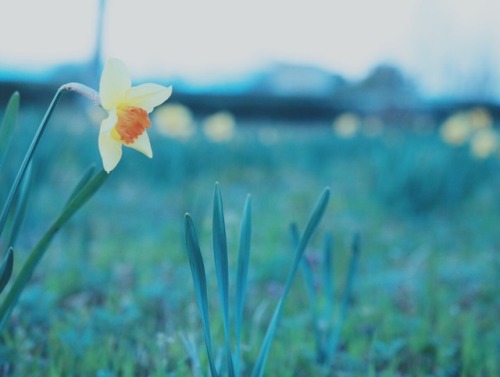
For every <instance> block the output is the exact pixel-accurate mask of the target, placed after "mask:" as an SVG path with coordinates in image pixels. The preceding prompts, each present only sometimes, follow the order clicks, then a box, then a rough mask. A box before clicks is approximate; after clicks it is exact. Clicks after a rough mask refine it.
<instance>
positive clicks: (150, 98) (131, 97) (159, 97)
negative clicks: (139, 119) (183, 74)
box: [126, 84, 172, 113]
mask: <svg viewBox="0 0 500 377" xmlns="http://www.w3.org/2000/svg"><path fill="white" fill-rule="evenodd" d="M171 94H172V87H171V86H168V87H166V86H162V85H158V84H142V85H138V86H134V87H133V88H130V89H129V90H128V92H127V96H126V98H127V99H126V101H127V103H128V104H129V105H130V106H134V107H140V108H142V109H144V110H146V111H147V112H148V113H150V112H151V111H153V109H154V108H155V107H156V106H159V105H161V104H162V103H163V102H165V101H166V100H167V99H168V98H169V97H170V95H171Z"/></svg>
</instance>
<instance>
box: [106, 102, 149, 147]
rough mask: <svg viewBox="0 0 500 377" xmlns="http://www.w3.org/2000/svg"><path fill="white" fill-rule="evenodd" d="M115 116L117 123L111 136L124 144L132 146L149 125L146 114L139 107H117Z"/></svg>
mask: <svg viewBox="0 0 500 377" xmlns="http://www.w3.org/2000/svg"><path fill="white" fill-rule="evenodd" d="M116 115H117V116H118V122H116V125H115V128H114V129H113V131H111V136H112V137H113V138H114V139H116V140H118V141H122V142H123V143H125V144H132V143H133V142H134V141H135V139H137V138H138V137H139V136H141V135H142V134H143V133H144V131H145V130H146V128H148V127H149V126H150V125H151V121H150V120H149V117H148V113H147V112H146V110H144V109H141V108H139V107H132V106H129V107H125V108H120V107H118V108H117V109H116Z"/></svg>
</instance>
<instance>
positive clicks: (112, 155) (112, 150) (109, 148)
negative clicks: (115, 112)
mask: <svg viewBox="0 0 500 377" xmlns="http://www.w3.org/2000/svg"><path fill="white" fill-rule="evenodd" d="M99 152H100V153H101V158H102V164H103V166H104V170H106V171H107V172H108V173H109V172H110V171H111V170H113V169H114V168H115V167H116V165H118V162H120V159H121V158H122V144H121V143H120V142H118V141H116V140H113V139H112V138H111V136H110V135H109V133H106V132H101V133H100V134H99Z"/></svg>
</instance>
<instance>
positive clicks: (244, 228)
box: [234, 195, 252, 376]
mask: <svg viewBox="0 0 500 377" xmlns="http://www.w3.org/2000/svg"><path fill="white" fill-rule="evenodd" d="M251 211H252V203H251V198H250V195H248V196H247V198H246V201H245V206H244V207H243V219H242V220H241V231H240V248H239V253H238V270H237V273H236V297H235V307H236V310H235V316H234V322H235V338H236V339H235V342H236V353H235V356H234V369H235V373H236V375H237V376H239V375H240V357H241V352H240V342H241V329H242V327H243V309H244V306H245V297H246V292H247V278H248V265H249V261H250V240H251V232H252V217H251Z"/></svg>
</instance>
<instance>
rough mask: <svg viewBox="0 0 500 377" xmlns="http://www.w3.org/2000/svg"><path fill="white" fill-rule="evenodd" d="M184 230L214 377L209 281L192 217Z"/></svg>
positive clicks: (215, 370) (187, 219)
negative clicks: (208, 292)
mask: <svg viewBox="0 0 500 377" xmlns="http://www.w3.org/2000/svg"><path fill="white" fill-rule="evenodd" d="M184 229H185V235H186V250H187V254H188V259H189V266H190V268H191V275H192V278H193V285H194V290H195V296H196V302H197V304H198V309H199V311H200V315H201V322H202V325H203V335H204V338H205V347H206V349H207V355H208V362H209V366H210V371H211V373H212V376H214V377H215V376H217V369H216V368H215V360H214V357H213V352H212V335H211V332H210V316H209V310H208V294H207V279H206V274H205V265H204V263H203V256H202V255H201V249H200V245H199V242H198V236H197V235H196V229H195V227H194V223H193V220H192V219H191V216H190V215H189V214H188V213H186V215H185V216H184Z"/></svg>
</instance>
